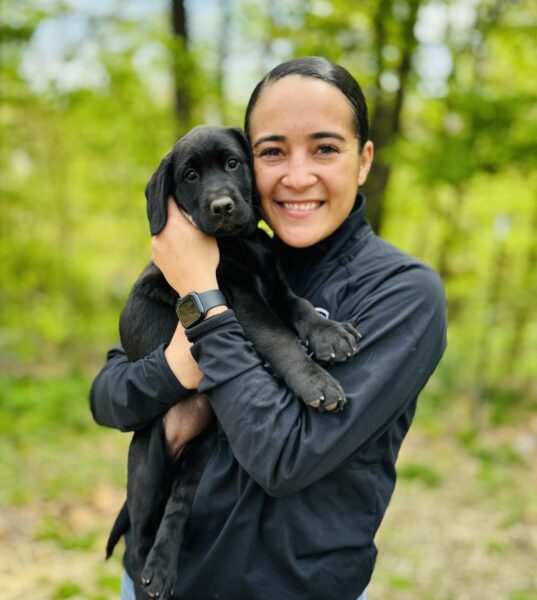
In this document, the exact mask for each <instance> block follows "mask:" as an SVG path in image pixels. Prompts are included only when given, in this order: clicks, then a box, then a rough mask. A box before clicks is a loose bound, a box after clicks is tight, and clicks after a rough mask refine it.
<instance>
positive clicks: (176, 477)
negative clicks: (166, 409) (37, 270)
mask: <svg viewBox="0 0 537 600" xmlns="http://www.w3.org/2000/svg"><path fill="white" fill-rule="evenodd" d="M170 194H171V195H173V196H174V198H175V199H176V201H177V202H178V204H179V206H180V207H181V209H182V210H183V211H184V212H186V213H188V214H189V215H190V217H191V218H192V219H193V221H194V223H195V224H196V225H197V227H198V228H199V229H200V230H202V231H203V232H205V233H207V234H209V235H214V236H215V237H216V238H217V239H218V245H219V249H220V256H221V259H220V264H219V267H218V271H217V278H218V283H219V286H220V288H221V289H222V291H223V292H224V294H225V296H226V299H227V301H228V303H229V305H230V306H231V307H232V308H233V310H234V311H235V313H236V315H237V318H238V319H239V321H240V323H241V325H242V326H243V328H244V331H245V333H246V336H247V337H248V339H249V340H250V341H251V342H252V343H253V344H254V346H255V348H256V350H257V352H258V353H259V355H260V356H261V357H262V358H263V360H264V361H266V362H267V363H268V364H269V365H270V367H271V369H272V371H273V373H274V374H275V375H276V376H277V377H280V378H281V379H282V380H283V381H284V382H285V384H286V385H287V387H288V388H289V389H291V390H292V391H293V392H294V393H295V394H296V396H297V397H298V398H300V399H301V400H302V401H304V402H306V403H307V404H309V405H314V406H316V407H317V408H318V409H319V410H321V411H322V410H324V409H325V407H326V406H329V405H331V404H335V405H336V406H337V410H341V409H342V408H343V406H344V405H345V402H346V400H345V395H344V393H343V390H342V389H341V387H340V385H339V384H338V383H337V381H336V380H335V379H333V378H332V377H331V376H330V375H329V374H328V373H327V372H326V371H325V370H324V369H323V368H322V367H321V366H320V365H318V364H317V363H316V362H314V360H312V358H310V357H309V356H308V354H307V353H306V352H305V351H304V347H303V344H304V343H305V344H307V345H308V346H309V349H310V350H311V351H312V352H313V354H314V355H315V356H316V357H317V358H318V359H319V360H320V361H324V362H342V361H346V360H348V359H349V358H352V357H353V356H354V354H355V353H356V351H357V344H358V340H359V334H358V333H357V332H356V331H355V330H354V329H353V328H352V327H351V326H350V325H349V324H345V323H343V324H341V323H336V322H335V321H330V320H327V319H324V318H323V317H321V316H320V315H319V314H318V313H317V312H316V311H315V309H314V308H313V306H311V304H309V303H308V302H306V301H305V300H303V299H301V298H298V297H297V296H295V295H294V294H293V293H292V292H291V291H290V290H289V288H288V286H287V285H286V283H285V281H284V278H283V276H282V274H281V272H280V270H279V268H278V264H277V261H276V260H275V258H274V255H273V253H272V250H271V241H270V238H269V237H268V236H267V235H266V234H265V233H264V232H262V231H261V230H259V229H257V221H258V218H259V216H258V212H257V208H256V206H255V203H254V190H253V175H252V163H251V155H250V151H249V146H248V142H247V140H246V138H245V137H244V135H243V133H242V132H241V131H240V130H238V129H234V128H222V127H206V126H204V127H197V128H195V129H194V130H193V131H191V132H190V133H189V134H187V135H186V136H184V137H183V138H181V139H180V140H179V141H178V142H177V143H176V144H175V146H174V147H173V149H172V151H171V152H170V153H169V154H168V155H167V156H166V157H165V158H164V159H163V160H162V162H161V164H160V166H159V168H158V169H157V171H156V172H155V174H154V175H153V176H152V177H151V180H150V182H149V184H148V186H147V188H146V197H147V214H148V218H149V223H150V227H151V233H152V234H153V235H155V234H157V233H158V232H160V231H161V230H162V229H163V227H164V226H165V224H166V219H167V202H168V197H169V195H170ZM177 297H178V296H177V294H176V292H175V291H174V290H173V289H172V288H171V287H170V286H169V285H168V283H167V282H166V280H165V279H164V276H163V275H162V273H161V272H160V271H159V269H158V268H157V267H156V266H155V265H154V264H153V263H151V264H150V265H149V266H148V267H147V268H146V269H145V271H144V272H143V273H142V275H141V276H140V278H139V279H138V281H137V282H136V284H135V285H134V288H133V290H132V292H131V294H130V296H129V299H128V301H127V304H126V306H125V308H124V310H123V312H122V315H121V319H120V333H121V340H122V344H123V347H124V349H125V351H126V353H127V356H128V358H129V360H137V359H139V358H141V357H143V356H146V355H147V354H149V353H150V352H152V351H153V350H154V349H155V348H157V347H158V346H159V345H160V344H162V343H165V342H169V340H170V339H171V337H172V334H173V332H174V331H175V328H176V327H177V317H176V314H175V310H174V307H175V303H176V301H177ZM301 341H302V343H301ZM213 445H214V435H213V432H212V431H208V432H206V433H204V434H202V435H201V436H199V437H198V438H197V439H196V440H194V441H193V442H192V443H190V444H189V445H188V446H187V448H186V449H185V451H184V452H183V453H182V454H181V458H180V460H178V461H176V462H173V461H171V460H170V459H169V458H168V456H167V454H166V448H165V442H164V437H163V427H162V422H161V421H160V420H159V421H157V422H155V423H154V424H153V425H152V426H151V427H148V428H145V429H142V430H141V431H137V432H136V433H135V434H134V437H133V440H132V442H131V446H130V450H129V461H128V483H127V502H126V507H127V508H125V506H124V507H123V509H122V510H121V512H120V514H119V515H118V517H117V519H116V523H115V524H114V527H113V529H112V532H111V534H110V538H109V541H108V546H107V556H110V554H111V553H112V551H113V548H114V546H115V544H116V543H117V541H118V539H119V537H120V536H121V535H122V534H123V533H124V532H125V531H126V530H127V529H128V527H129V525H130V528H131V532H132V540H131V541H132V543H131V544H130V556H129V559H130V564H131V566H132V568H133V570H134V571H135V573H136V575H137V578H135V588H136V595H137V598H139V599H141V598H144V597H145V594H147V595H149V596H150V597H152V598H155V597H158V598H166V597H168V595H169V594H170V592H171V589H172V587H173V584H174V582H175V578H176V576H177V569H178V564H177V561H178V555H179V549H180V547H181V543H182V539H183V533H184V528H185V524H186V521H187V519H188V516H189V514H190V509H191V504H192V500H193V496H194V492H195V489H196V486H197V483H198V482H199V479H200V477H201V474H202V471H203V468H204V465H205V464H206V461H207V460H208V457H209V456H210V453H211V451H212V449H213Z"/></svg>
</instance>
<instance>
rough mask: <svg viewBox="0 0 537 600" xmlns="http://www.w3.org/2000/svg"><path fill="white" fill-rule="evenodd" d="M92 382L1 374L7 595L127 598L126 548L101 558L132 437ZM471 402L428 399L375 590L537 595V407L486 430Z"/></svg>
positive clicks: (391, 513) (381, 598)
mask: <svg viewBox="0 0 537 600" xmlns="http://www.w3.org/2000/svg"><path fill="white" fill-rule="evenodd" d="M89 384H90V382H89V381H88V380H87V379H86V378H84V377H80V376H72V377H68V378H63V379H37V378H19V379H15V378H7V377H5V378H3V379H1V380H0V456H1V457H2V458H1V459H0V481H2V486H1V487H0V553H1V554H2V557H3V561H2V563H3V564H2V566H1V567H0V574H1V575H2V580H3V581H4V582H5V583H4V586H3V598H6V599H7V600H10V599H13V600H15V599H18V598H23V597H24V598H31V599H32V600H41V599H43V600H50V599H61V598H74V599H85V600H109V599H115V598H117V597H118V594H119V587H120V577H121V565H120V561H121V551H116V555H114V557H113V558H112V559H111V561H109V562H106V563H105V562H104V560H103V549H104V545H105V541H106V537H107V533H108V530H109V528H110V526H111V524H112V522H113V519H114V517H115V515H116V513H117V510H118V509H119V507H120V506H121V503H122V501H123V499H124V485H125V458H126V451H127V446H128V442H129V440H130V436H129V435H122V434H120V433H118V432H116V431H112V430H107V429H104V428H101V427H98V426H97V425H95V423H94V422H93V420H92V418H91V415H90V412H89V407H88V400H87V398H88V391H89ZM466 406H467V403H466V402H465V400H464V399H461V398H459V399H458V400H457V401H456V402H454V401H451V402H450V403H449V405H448V403H447V402H442V401H441V399H439V398H438V397H437V394H436V393H435V392H434V389H433V393H431V394H430V395H425V396H424V397H423V398H422V400H421V404H420V408H419V410H418V414H417V417H416V421H415V423H414V425H413V427H412V429H411V432H410V434H409V436H408V438H407V440H406V441H405V444H404V445H403V450H402V452H401V456H400V459H399V464H398V474H399V479H398V486H397V488H396V492H395V494H394V497H393V500H392V503H391V505H390V508H389V510H388V513H387V515H386V518H385V520H384V522H383V524H382V526H381V529H380V531H379V535H378V539H377V544H378V547H379V557H378V560H377V566H376V570H375V574H374V578H373V581H372V583H371V585H370V587H369V597H370V598H371V599H372V600H407V599H408V600H410V599H412V600H416V599H417V600H429V599H430V600H458V599H461V600H463V599H464V600H474V599H475V600H482V599H483V598H494V599H498V600H537V577H535V575H534V572H535V560H536V557H537V486H536V483H537V470H536V466H535V465H537V416H536V415H535V413H532V412H531V411H530V412H528V413H525V414H523V415H520V417H519V418H518V419H516V418H515V415H514V414H510V415H509V418H505V419H497V415H496V414H494V425H491V426H490V427H488V428H486V429H485V430H483V431H480V432H476V431H475V430H473V429H472V428H471V427H469V426H468V423H469V419H468V417H467V411H466V408H465V407H466ZM28 556H31V557H32V560H31V561H28V560H27V557H28ZM4 557H5V558H4ZM4 575H5V576H4Z"/></svg>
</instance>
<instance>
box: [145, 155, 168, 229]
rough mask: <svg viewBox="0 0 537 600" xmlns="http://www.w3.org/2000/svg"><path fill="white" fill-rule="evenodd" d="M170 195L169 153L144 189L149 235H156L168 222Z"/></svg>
mask: <svg viewBox="0 0 537 600" xmlns="http://www.w3.org/2000/svg"><path fill="white" fill-rule="evenodd" d="M172 193H173V162H172V156H171V153H170V154H166V156H165V157H164V158H163V159H162V161H161V162H160V165H159V167H158V169H157V170H156V171H155V172H154V173H153V175H152V176H151V179H150V180H149V183H148V184H147V187H146V188H145V197H146V199H147V218H148V219H149V228H150V229H151V235H157V233H160V232H161V231H162V230H163V229H164V226H165V225H166V221H167V220H168V197H169V196H170V194H172Z"/></svg>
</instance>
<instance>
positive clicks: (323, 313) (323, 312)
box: [314, 306, 330, 319]
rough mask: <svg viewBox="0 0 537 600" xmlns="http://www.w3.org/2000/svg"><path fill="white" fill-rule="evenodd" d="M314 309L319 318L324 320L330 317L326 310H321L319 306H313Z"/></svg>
mask: <svg viewBox="0 0 537 600" xmlns="http://www.w3.org/2000/svg"><path fill="white" fill-rule="evenodd" d="M314 308H315V310H316V311H317V312H318V313H319V314H320V315H321V317H324V318H325V319H328V318H329V317H330V313H329V312H328V311H327V310H326V308H321V307H320V306H314Z"/></svg>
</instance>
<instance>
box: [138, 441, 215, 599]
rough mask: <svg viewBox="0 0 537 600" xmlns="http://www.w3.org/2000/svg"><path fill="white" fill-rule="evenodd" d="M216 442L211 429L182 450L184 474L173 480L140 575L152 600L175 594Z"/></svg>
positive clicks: (181, 461) (181, 466)
mask: <svg viewBox="0 0 537 600" xmlns="http://www.w3.org/2000/svg"><path fill="white" fill-rule="evenodd" d="M215 441H216V437H215V434H214V432H213V431H212V430H210V431H208V432H204V433H202V434H201V435H200V436H198V437H197V438H196V439H195V440H194V441H193V442H191V444H189V446H188V447H187V448H185V450H184V451H183V456H182V457H181V460H180V469H181V471H182V475H181V474H180V473H177V474H176V476H175V477H174V482H173V485H172V490H171V493H170V496H169V498H168V502H167V503H166V508H165V510H164V516H163V517H162V521H161V523H160V526H159V529H158V532H157V537H156V539H155V543H154V545H153V547H152V548H151V551H150V552H149V555H148V557H147V560H146V563H145V566H144V568H143V571H142V573H141V582H142V586H143V589H144V591H145V593H146V594H147V595H148V596H149V597H150V598H158V599H159V600H165V599H166V598H168V597H169V595H170V594H171V592H172V589H173V585H174V583H175V581H176V579H177V569H178V559H179V552H180V550H181V546H182V543H183V538H184V533H185V526H186V523H187V521H188V519H189V517H190V514H191V512H192V502H193V500H194V494H195V493H196V489H197V486H198V483H199V481H200V479H201V476H202V474H203V469H204V468H205V465H206V464H207V461H208V460H209V457H210V455H211V453H212V451H213V448H214V446H215Z"/></svg>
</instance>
